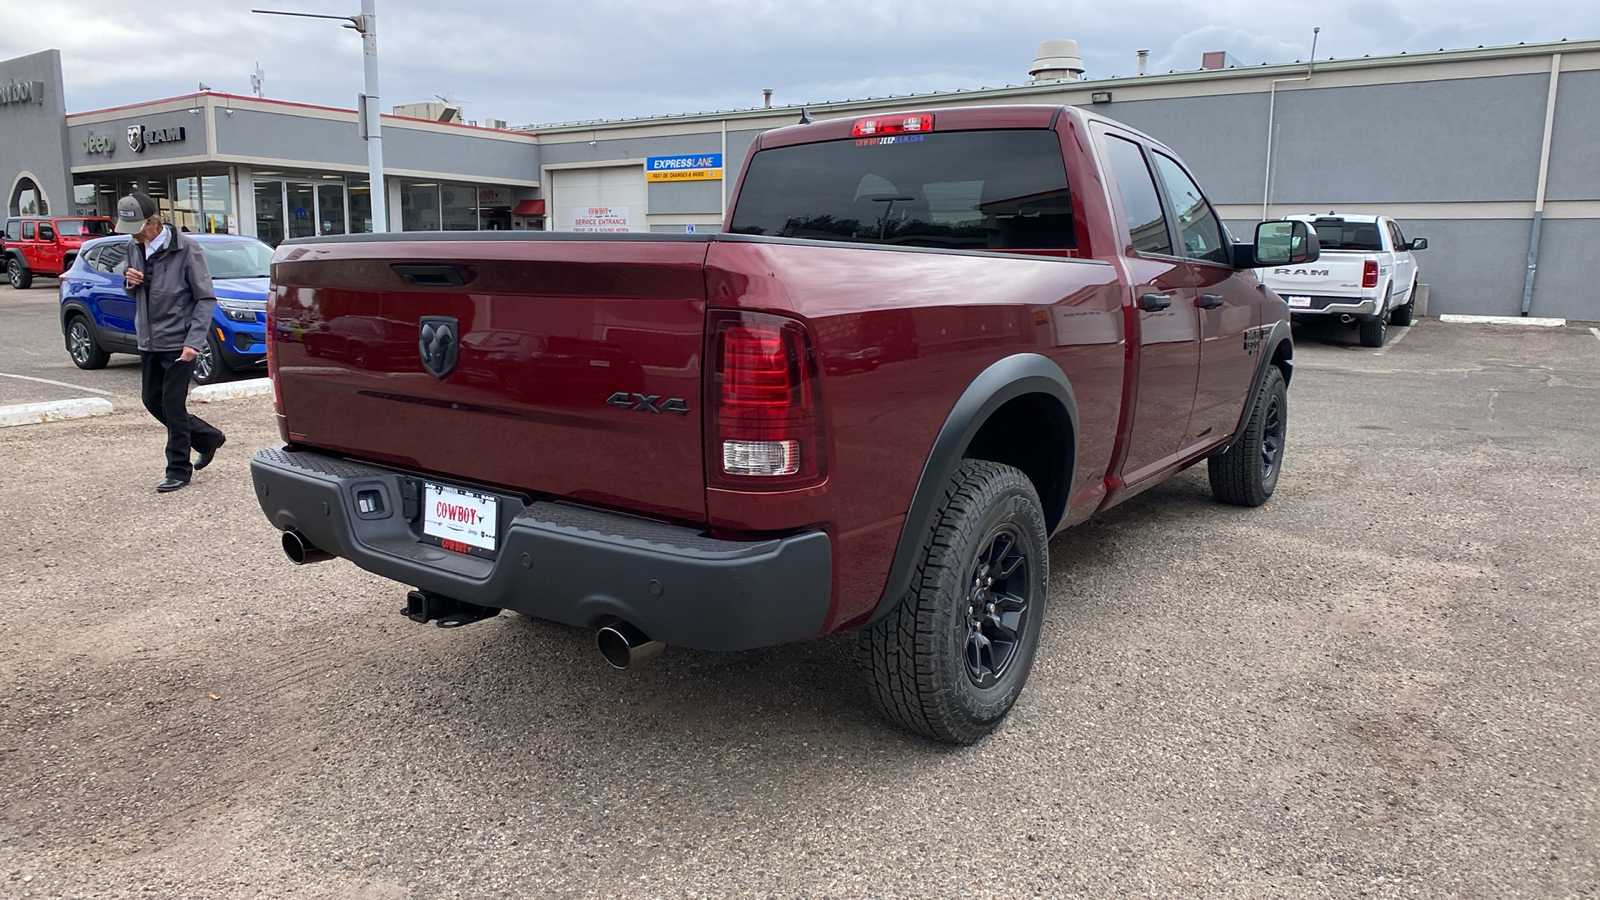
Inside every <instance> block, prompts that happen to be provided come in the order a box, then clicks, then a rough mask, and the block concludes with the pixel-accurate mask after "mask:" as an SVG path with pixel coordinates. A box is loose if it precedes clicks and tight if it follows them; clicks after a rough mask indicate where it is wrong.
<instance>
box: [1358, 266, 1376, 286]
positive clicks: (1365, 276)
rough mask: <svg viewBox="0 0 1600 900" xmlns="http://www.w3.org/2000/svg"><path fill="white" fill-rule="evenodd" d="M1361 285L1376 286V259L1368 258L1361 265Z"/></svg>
mask: <svg viewBox="0 0 1600 900" xmlns="http://www.w3.org/2000/svg"><path fill="white" fill-rule="evenodd" d="M1361 286H1362V287H1364V288H1369V287H1377V286H1378V261H1377V260H1375V259H1369V260H1367V262H1366V265H1363V266H1362V267H1361Z"/></svg>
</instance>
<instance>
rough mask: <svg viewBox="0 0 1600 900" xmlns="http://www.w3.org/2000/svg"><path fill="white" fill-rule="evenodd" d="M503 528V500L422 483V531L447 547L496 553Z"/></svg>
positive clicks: (431, 483) (468, 551)
mask: <svg viewBox="0 0 1600 900" xmlns="http://www.w3.org/2000/svg"><path fill="white" fill-rule="evenodd" d="M499 527H500V500H499V498H497V497H491V496H489V495H488V494H476V493H473V492H472V491H463V490H461V489H459V488H453V487H450V486H449V485H444V484H434V483H433V482H431V481H425V482H423V508H422V533H423V534H425V535H427V536H428V537H432V538H437V539H438V540H439V544H440V546H442V547H444V548H445V549H446V550H457V551H460V552H462V553H470V552H471V551H470V550H469V549H468V548H469V547H476V548H478V549H480V550H487V551H489V552H490V553H493V552H494V549H495V541H496V538H497V536H498V534H499Z"/></svg>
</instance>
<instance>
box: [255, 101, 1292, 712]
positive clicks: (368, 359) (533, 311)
mask: <svg viewBox="0 0 1600 900" xmlns="http://www.w3.org/2000/svg"><path fill="white" fill-rule="evenodd" d="M1316 255H1317V245H1316V241H1315V237H1314V235H1312V234H1311V233H1310V231H1309V229H1308V228H1307V226H1306V225H1305V223H1303V222H1267V223H1263V224H1262V225H1260V226H1259V227H1258V229H1257V231H1256V236H1255V241H1254V242H1253V243H1251V244H1235V243H1233V242H1232V241H1231V240H1230V239H1229V237H1228V235H1227V232H1226V231H1225V229H1224V228H1223V227H1222V225H1221V223H1220V222H1219V221H1218V220H1217V218H1216V216H1215V214H1214V213H1213V211H1212V209H1211V207H1210V205H1209V203H1208V202H1207V201H1206V199H1205V197H1204V195H1203V194H1202V193H1201V192H1200V189H1199V188H1198V187H1197V186H1196V185H1195V183H1194V180H1193V179H1192V178H1191V177H1190V176H1189V174H1188V173H1187V171H1186V170H1185V168H1184V167H1183V165H1182V164H1181V163H1180V162H1179V161H1178V158H1177V157H1176V156H1175V155H1174V154H1173V153H1172V152H1171V151H1170V150H1168V149H1166V148H1165V147H1163V146H1162V145H1161V144H1159V143H1157V142H1156V141H1154V140H1152V139H1150V138H1149V137H1146V136H1145V135H1142V134H1139V133H1138V132H1136V131H1132V130H1130V129H1128V128H1126V127H1124V126H1122V125H1119V124H1118V123H1116V122H1114V121H1111V120H1109V119H1105V118H1101V117H1099V116H1096V115H1093V114H1091V113H1087V112H1085V111H1083V110H1080V109H1076V108H1072V107H1066V108H1060V107H987V108H972V109H935V110H931V111H928V112H925V113H916V114H896V115H893V116H877V117H872V118H865V119H857V120H834V121H819V122H815V123H811V124H803V125H798V126H794V127H789V128H782V129H778V130H775V131H770V132H767V133H765V134H763V135H762V136H761V137H760V138H759V139H758V140H757V141H756V142H755V145H754V146H753V147H752V152H751V153H750V155H749V158H748V160H747V162H746V164H745V168H744V171H743V173H742V174H741V176H740V180H739V183H738V185H737V187H736V189H735V190H734V192H733V199H732V202H731V204H730V207H729V213H728V216H727V220H726V222H725V228H724V232H723V233H720V234H715V235H687V234H685V235H662V234H621V235H599V234H597V235H590V234H563V233H511V232H491V233H473V234H454V233H442V234H388V235H361V236H350V237H339V238H321V239H306V240H300V241H291V242H288V243H285V244H284V245H283V246H281V247H280V248H279V249H278V252H277V256H276V257H275V260H274V263H273V270H272V272H273V276H272V277H273V286H272V294H271V297H270V299H269V301H268V309H269V317H270V319H271V323H272V324H271V326H270V328H271V333H272V340H270V341H269V346H270V350H269V356H268V359H269V368H270V371H271V374H272V377H273V379H274V382H275V385H276V389H277V390H276V399H275V402H276V411H277V417H278V424H279V429H280V431H281V434H282V436H283V439H284V441H285V444H286V445H285V446H284V447H282V448H281V449H278V448H274V449H267V450H263V451H261V452H260V453H259V454H257V456H256V457H255V459H254V461H253V462H252V466H251V471H252V478H253V480H254V485H255V490H256V494H257V497H258V499H259V500H260V503H261V507H262V509H263V510H264V511H265V513H266V514H267V517H268V518H269V519H270V520H271V521H272V523H273V524H274V525H275V526H277V527H278V528H279V529H281V530H282V532H283V534H282V540H283V544H284V549H285V552H286V553H287V554H288V555H289V557H290V559H291V560H293V561H295V562H297V563H304V562H312V561H320V560H324V559H328V558H331V557H332V556H340V557H344V558H346V559H349V560H351V561H352V562H355V563H356V564H357V565H359V566H361V567H362V568H365V569H368V570H370V571H372V572H375V573H378V574H380V575H383V576H386V577H388V578H392V579H394V580H396V581H398V582H402V583H405V584H408V585H415V586H416V588H417V590H415V591H412V592H411V594H410V596H409V598H408V611H409V613H410V614H411V616H412V617H413V618H415V619H417V620H419V621H427V620H430V619H438V620H439V621H440V623H441V624H450V625H453V624H462V623H465V622H469V621H473V620H475V619H478V618H483V617H485V616H488V615H493V614H495V613H498V612H499V611H500V610H501V609H506V608H509V609H513V610H516V611H519V612H522V613H525V614H527V615H531V616H536V617H541V618H545V619H551V620H555V621H558V622H564V623H567V624H571V625H577V626H582V627H588V628H594V629H596V630H597V635H598V642H599V644H600V649H601V651H602V653H603V654H604V655H605V656H606V658H607V660H608V661H610V662H611V663H612V664H613V665H616V666H618V667H625V666H627V665H628V664H629V663H630V662H632V661H635V660H637V659H640V658H643V657H644V656H647V655H650V654H651V653H653V652H655V651H657V650H659V648H660V646H661V645H662V644H676V645H681V646H684V647H692V648H699V649H708V650H738V649H745V648H753V647H761V646H767V645H772V644H777V643H782V642H787V641H795V640H801V639H805V638H811V637H815V636H818V635H825V634H829V633H833V632H838V631H843V630H855V631H859V632H860V634H861V642H862V644H863V647H864V654H863V656H864V658H865V659H866V660H867V662H868V665H867V668H868V670H869V676H868V681H869V684H870V685H871V689H872V693H873V694H874V696H875V698H876V700H877V702H878V704H879V705H880V706H881V708H882V709H883V710H884V711H885V713H886V714H887V716H888V717H889V718H890V719H892V720H893V721H895V722H896V723H899V724H900V725H902V726H905V727H908V728H911V729H913V730H916V731H919V732H922V733H924V734H926V735H929V736H931V737H934V738H937V739H941V740H946V741H952V742H962V743H968V742H972V741H976V740H978V739H979V738H981V737H982V736H983V735H984V734H986V733H987V732H988V731H990V730H991V729H992V728H994V727H995V725H997V724H998V723H999V721H1000V720H1001V719H1002V718H1003V717H1004V716H1005V714H1006V713H1007V712H1008V711H1009V710H1010V708H1011V706H1012V704H1013V703H1014V702H1015V700H1016V698H1017V695H1018V692H1019V691H1020V690H1021V688H1022V686H1023V683H1024V681H1025V680H1026V679H1027V676H1028V672H1029V670H1030V668H1031V667H1032V664H1033V659H1034V653H1035V649H1036V647H1037V646H1038V641H1039V634H1040V630H1041V627H1042V619H1043V616H1044V614H1045V604H1046V599H1047V598H1046V593H1047V587H1048V580H1049V565H1048V558H1047V554H1048V542H1049V538H1050V536H1051V535H1052V534H1054V533H1056V532H1057V531H1060V530H1061V529H1063V528H1066V527H1067V526H1069V525H1072V524H1074V523H1077V522H1081V521H1083V520H1084V519H1086V518H1088V517H1089V516H1091V515H1092V514H1094V513H1095V512H1096V511H1098V510H1103V509H1106V508H1107V507H1110V506H1112V505H1114V504H1116V503H1117V502H1119V501H1121V500H1124V499H1126V498H1128V497H1130V496H1132V495H1134V494H1136V493H1138V492H1139V491H1141V490H1144V489H1145V488H1148V487H1149V486H1151V485H1153V484H1155V483H1156V482H1157V481H1159V480H1160V479H1162V478H1163V477H1165V476H1168V475H1170V474H1172V473H1174V472H1176V471H1178V470H1180V469H1182V468H1184V467H1185V466H1189V465H1192V464H1194V463H1197V462H1200V461H1202V460H1206V461H1208V462H1209V465H1210V474H1211V483H1212V486H1213V489H1214V491H1215V493H1216V495H1217V496H1218V498H1220V499H1221V500H1223V501H1226V502H1229V503H1237V504H1244V505H1249V506H1254V505H1259V504H1261V503H1263V502H1265V501H1266V499H1267V497H1268V496H1270V495H1271V493H1272V490H1273V487H1274V485H1275V484H1276V482H1277V478H1278V471H1279V467H1280V465H1281V462H1282V453H1283V441H1284V435H1285V426H1286V423H1287V413H1288V408H1287V395H1286V386H1287V384H1288V382H1289V375H1290V366H1291V357H1292V355H1293V348H1292V345H1291V343H1290V339H1289V324H1288V309H1287V307H1286V306H1285V304H1284V303H1283V302H1282V301H1281V300H1280V299H1279V298H1278V297H1277V296H1276V295H1274V294H1273V293H1271V292H1270V291H1267V290H1265V289H1263V288H1262V287H1261V286H1260V284H1259V283H1258V282H1257V280H1256V278H1255V276H1254V275H1253V274H1251V272H1250V269H1251V268H1252V267H1256V266H1261V265H1268V264H1272V265H1276V264H1291V263H1299V262H1306V261H1310V260H1313V259H1315V258H1316ZM348 323H363V326H364V330H362V329H356V328H354V327H351V326H349V325H348ZM374 324H376V325H381V327H365V326H367V325H374ZM358 332H359V333H361V334H367V333H370V334H372V335H373V336H374V341H375V344H374V346H370V347H369V346H364V345H363V346H361V347H360V348H359V349H357V348H353V347H352V345H351V343H350V341H349V340H347V339H345V340H334V339H333V336H334V335H343V336H345V337H346V338H348V336H349V335H352V334H356V333H358ZM324 335H326V336H328V337H327V339H326V340H324V339H323V338H322V336H324Z"/></svg>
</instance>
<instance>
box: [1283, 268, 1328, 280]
mask: <svg viewBox="0 0 1600 900" xmlns="http://www.w3.org/2000/svg"><path fill="white" fill-rule="evenodd" d="M1272 274H1274V275H1321V276H1323V277H1324V278H1326V277H1327V275H1328V270H1327V269H1273V270H1272Z"/></svg>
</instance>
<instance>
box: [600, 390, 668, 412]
mask: <svg viewBox="0 0 1600 900" xmlns="http://www.w3.org/2000/svg"><path fill="white" fill-rule="evenodd" d="M606 404H607V405H608V406H615V407H616V408H618V409H631V410H636V411H638V412H653V413H672V414H673V415H675V416H687V415H688V414H689V404H688V403H685V402H684V401H683V400H682V398H679V397H673V398H671V399H668V400H663V399H661V395H660V394H649V395H645V394H630V393H628V392H627V391H617V392H616V393H615V394H612V395H611V396H610V397H607V398H606Z"/></svg>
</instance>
